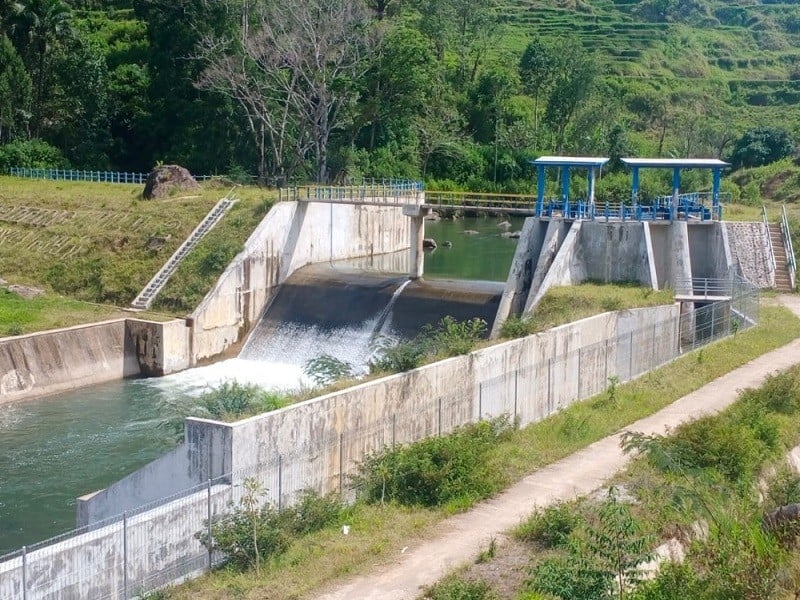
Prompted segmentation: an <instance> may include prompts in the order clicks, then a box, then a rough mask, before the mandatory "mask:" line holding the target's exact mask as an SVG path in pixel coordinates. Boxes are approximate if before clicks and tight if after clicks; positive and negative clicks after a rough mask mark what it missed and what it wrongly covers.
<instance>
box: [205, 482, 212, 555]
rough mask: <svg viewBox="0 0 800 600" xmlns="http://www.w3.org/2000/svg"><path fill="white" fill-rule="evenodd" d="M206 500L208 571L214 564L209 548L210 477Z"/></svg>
mask: <svg viewBox="0 0 800 600" xmlns="http://www.w3.org/2000/svg"><path fill="white" fill-rule="evenodd" d="M206 501H207V503H208V506H207V507H206V518H207V519H208V524H207V525H206V527H207V530H206V535H207V536H208V546H207V547H208V570H209V571H210V570H211V567H212V566H214V565H213V561H212V558H211V554H212V551H211V548H212V546H213V544H212V541H213V540H212V535H211V479H209V480H208V488H207V492H206Z"/></svg>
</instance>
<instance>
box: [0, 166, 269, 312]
mask: <svg viewBox="0 0 800 600" xmlns="http://www.w3.org/2000/svg"><path fill="white" fill-rule="evenodd" d="M229 189H230V188H229V187H227V186H222V185H221V184H219V183H214V182H211V183H207V184H205V185H204V186H203V187H202V189H201V190H199V191H198V192H196V193H193V194H191V195H185V196H176V197H172V198H167V199H164V200H150V201H145V200H141V199H140V195H141V191H142V188H141V186H134V185H125V184H102V183H73V182H63V181H58V182H54V181H30V180H22V179H15V178H4V183H3V185H2V186H0V205H2V206H3V209H2V210H0V223H2V230H3V236H2V239H0V264H2V265H3V273H2V276H3V277H4V278H5V279H7V280H8V281H9V282H11V283H18V284H33V285H38V286H44V287H46V288H48V289H49V290H52V291H53V292H55V293H57V294H63V295H65V296H69V297H71V298H74V299H77V300H83V301H87V302H95V303H105V304H116V305H120V306H124V305H127V304H129V303H130V302H131V301H132V300H133V298H134V297H135V296H136V294H137V293H139V291H141V289H142V288H144V286H145V285H146V284H147V282H148V281H149V280H150V278H151V277H152V276H153V274H154V273H156V271H157V270H158V269H159V268H160V267H161V266H162V265H163V264H164V263H165V262H166V261H167V259H168V258H169V257H170V256H171V255H172V253H173V252H174V251H175V250H176V248H177V247H178V246H179V245H180V244H181V243H182V242H183V241H184V240H185V239H186V237H188V235H189V233H190V232H191V231H192V230H193V229H194V228H195V226H196V225H197V224H198V223H199V222H200V220H201V219H202V218H203V217H204V216H205V215H206V213H207V212H208V211H209V210H210V209H211V207H213V206H214V204H215V203H216V202H217V201H218V200H219V198H221V197H222V196H224V195H225V194H226V193H227V192H228V191H229ZM236 195H237V197H239V198H241V200H240V202H238V203H237V204H236V205H234V207H233V208H232V209H231V210H230V212H229V213H228V214H227V215H226V216H225V218H224V219H223V220H222V221H221V222H220V223H219V224H218V225H217V226H216V227H215V228H214V229H213V230H212V231H211V232H210V233H209V234H208V235H207V236H206V237H205V238H204V239H203V240H202V241H201V242H200V244H199V245H198V247H197V248H195V250H194V251H193V252H192V253H191V254H190V255H189V256H188V257H187V259H186V260H185V261H184V262H183V263H182V264H181V266H180V267H179V268H178V271H177V272H176V273H175V275H174V276H173V277H172V279H171V280H170V281H169V283H168V284H167V286H166V288H165V289H164V290H163V291H162V293H161V294H160V295H159V296H158V298H157V300H156V302H155V304H154V307H153V308H154V310H156V311H164V312H170V313H173V314H176V313H177V314H185V313H186V312H189V311H191V310H193V309H194V307H195V306H196V305H197V303H198V302H199V300H200V299H201V298H202V297H203V295H204V294H205V293H206V292H207V291H208V290H209V289H211V287H212V285H213V284H214V283H215V281H216V279H217V277H218V276H219V274H220V273H221V272H222V271H223V270H224V269H225V267H226V266H227V265H228V262H229V261H230V259H231V258H233V256H234V255H235V254H236V253H237V252H239V251H240V249H241V248H242V246H243V244H244V241H245V240H246V239H247V237H248V236H249V235H250V233H251V232H252V231H253V229H254V228H255V226H256V225H257V223H258V222H259V221H260V219H261V218H262V217H263V213H264V204H265V203H267V204H271V202H272V201H274V195H273V194H271V193H269V192H266V191H264V190H258V189H255V188H239V189H237V190H236ZM31 310H33V308H31Z"/></svg>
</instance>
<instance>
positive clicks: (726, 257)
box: [688, 222, 735, 279]
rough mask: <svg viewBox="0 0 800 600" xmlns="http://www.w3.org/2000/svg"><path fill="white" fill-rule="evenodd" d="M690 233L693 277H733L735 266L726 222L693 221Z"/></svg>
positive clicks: (689, 228)
mask: <svg viewBox="0 0 800 600" xmlns="http://www.w3.org/2000/svg"><path fill="white" fill-rule="evenodd" d="M688 233H689V254H690V256H691V265H692V277H708V278H712V279H731V278H732V277H733V273H734V268H735V267H734V263H733V258H732V256H731V252H730V248H729V246H728V233H727V230H726V228H725V225H724V223H720V222H709V223H693V224H692V225H691V226H689V227H688Z"/></svg>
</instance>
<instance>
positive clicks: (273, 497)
mask: <svg viewBox="0 0 800 600" xmlns="http://www.w3.org/2000/svg"><path fill="white" fill-rule="evenodd" d="M733 289H734V292H735V293H739V292H741V295H739V296H735V297H734V299H733V300H732V301H730V302H719V303H713V304H710V305H707V306H705V307H703V308H702V309H698V310H696V311H692V312H690V313H687V314H684V315H681V317H680V318H674V319H666V320H662V321H660V322H658V323H653V324H649V325H645V326H643V327H641V328H640V329H637V330H634V331H630V332H626V333H622V334H620V335H619V336H617V337H615V338H611V339H607V340H603V341H600V342H598V343H595V344H588V345H586V346H582V347H579V348H575V349H573V350H571V351H569V352H566V353H562V354H559V355H555V356H553V357H551V358H547V359H544V360H540V361H537V362H532V363H531V364H528V365H523V366H519V367H516V368H513V367H512V368H511V369H510V370H509V371H507V372H504V373H502V374H500V375H497V376H494V377H488V378H484V379H481V380H479V381H477V382H476V386H475V389H476V396H477V397H475V396H473V394H460V393H457V392H449V393H447V394H446V395H444V396H439V397H432V398H430V399H429V401H428V403H427V406H426V407H425V408H423V409H422V410H420V409H419V407H416V406H414V407H410V408H414V410H410V409H409V408H407V409H405V410H399V411H396V412H394V413H393V414H387V415H386V416H385V418H380V419H379V420H377V421H375V422H371V423H369V422H368V423H364V424H363V425H362V426H360V427H357V428H356V427H353V428H349V429H348V428H345V429H343V430H341V431H334V430H330V431H327V432H322V433H321V435H319V436H317V437H315V438H313V439H310V440H308V441H307V442H306V444H305V445H303V446H299V447H295V449H294V450H293V451H292V452H291V454H285V455H275V456H273V457H271V458H270V459H269V461H268V462H265V463H264V462H262V463H261V464H258V465H256V466H254V467H252V468H250V469H248V470H247V471H240V472H235V473H227V474H225V475H224V476H222V477H217V478H214V479H213V480H208V481H205V482H202V483H199V484H198V485H195V486H193V487H190V488H187V489H185V490H183V491H181V492H179V493H177V494H173V495H171V496H168V497H165V498H162V499H160V500H157V501H155V502H152V503H150V504H148V505H146V506H142V507H139V508H137V509H135V510H131V511H128V512H126V513H123V514H120V515H118V516H116V517H112V518H110V519H107V520H105V521H102V522H100V523H96V524H93V525H91V526H89V527H84V528H82V529H78V530H75V531H72V532H68V533H65V534H63V535H60V536H58V537H56V538H53V539H51V540H47V541H44V542H40V543H37V544H34V545H30V546H25V547H23V548H22V549H20V550H18V551H16V552H12V553H10V554H6V555H5V556H2V557H0V600H12V599H13V600H19V599H22V600H37V599H39V598H50V597H58V595H59V594H60V593H62V592H63V590H66V589H69V590H72V591H74V593H75V597H91V598H114V599H120V598H122V599H127V598H132V597H135V596H139V597H141V596H143V595H145V594H147V593H149V592H152V591H154V590H157V589H159V588H161V587H163V586H165V585H168V584H170V583H173V582H178V581H183V580H185V579H187V578H191V577H194V576H197V575H199V574H202V573H204V572H207V571H208V570H210V569H212V568H214V567H215V566H217V565H219V564H220V563H221V562H223V561H224V558H225V557H224V556H223V555H222V554H220V553H218V552H210V551H209V549H208V548H207V547H206V546H205V545H203V543H202V539H203V538H204V537H206V539H207V535H208V532H209V531H210V529H211V526H212V524H213V523H214V522H216V521H217V520H218V519H220V518H222V517H224V515H226V514H229V513H230V511H231V510H232V507H234V506H238V505H240V503H241V500H242V498H243V495H244V490H243V487H242V483H243V481H244V479H245V478H248V477H255V478H257V480H258V481H259V482H260V483H261V485H262V486H263V488H264V490H265V493H266V494H267V495H266V496H265V498H264V501H265V502H268V503H270V504H271V505H272V506H274V507H276V508H281V507H284V506H288V505H289V503H291V502H293V501H294V500H296V498H297V492H299V491H301V490H305V489H314V490H316V491H317V492H319V493H322V494H324V493H329V492H331V491H338V492H339V493H340V494H342V496H343V497H344V498H349V497H351V495H352V491H353V490H351V489H350V488H349V482H350V481H351V480H350V478H349V477H348V475H349V474H350V473H353V472H354V470H355V469H356V468H357V465H358V464H359V462H360V461H362V460H363V457H364V456H365V455H366V454H369V453H371V452H374V451H378V450H380V449H381V448H383V447H386V446H389V445H390V444H391V445H392V446H394V445H395V444H407V443H410V442H413V441H416V440H418V439H422V438H425V437H429V436H435V435H443V434H446V433H448V432H450V431H452V430H453V429H454V428H455V427H457V426H460V425H464V424H466V423H469V422H473V421H475V420H476V418H477V419H488V418H494V417H499V416H502V415H507V416H509V417H513V418H515V419H516V418H517V417H519V418H520V420H521V422H523V423H529V422H534V421H537V420H539V419H541V418H544V417H545V416H546V415H547V414H552V413H554V412H556V411H559V410H561V409H562V408H563V406H562V403H563V402H567V403H568V402H571V401H572V400H573V399H579V398H589V397H591V396H593V395H595V394H598V393H600V392H602V391H603V390H604V389H606V387H607V384H608V379H609V377H612V376H613V377H618V378H619V380H620V381H626V380H630V379H633V378H635V377H638V376H639V375H642V374H644V373H646V372H648V371H650V370H653V369H655V368H657V367H659V366H660V365H663V364H665V363H667V362H669V361H671V360H673V359H675V358H676V357H677V356H679V355H680V354H681V353H683V352H685V351H686V350H687V349H693V348H696V347H698V346H701V345H703V344H707V343H709V342H711V341H714V340H716V339H719V338H721V337H725V336H727V335H731V334H734V333H736V332H737V331H740V330H743V329H746V328H748V327H749V326H751V325H754V324H755V323H756V322H757V320H758V290H757V289H756V288H754V286H749V287H748V286H747V285H746V282H743V283H742V285H741V287H736V286H735V285H734V288H733ZM677 336H679V338H680V339H679V340H677V339H676V337H677ZM676 341H679V342H680V343H679V344H678V343H675V342H676ZM557 381H560V382H562V383H560V384H559V385H561V386H562V387H563V386H568V389H567V388H564V389H561V388H557V387H556V385H555V383H554V382H557ZM399 423H404V424H405V425H408V426H406V427H403V428H402V429H401V428H400V427H398V424H399ZM409 424H410V425H409ZM321 456H336V457H338V460H335V461H327V460H320V457H321Z"/></svg>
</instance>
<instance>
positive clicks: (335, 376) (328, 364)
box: [303, 354, 353, 386]
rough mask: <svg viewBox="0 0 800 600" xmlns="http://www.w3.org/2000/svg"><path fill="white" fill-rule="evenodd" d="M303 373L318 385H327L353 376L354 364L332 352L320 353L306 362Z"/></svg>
mask: <svg viewBox="0 0 800 600" xmlns="http://www.w3.org/2000/svg"><path fill="white" fill-rule="evenodd" d="M303 373H305V374H306V375H307V376H308V377H310V378H311V379H313V380H314V383H316V384H317V385H318V386H326V385H329V384H331V383H335V382H336V381H339V380H341V379H349V378H351V377H353V365H351V364H350V363H349V362H347V361H344V360H342V359H340V358H336V357H335V356H331V355H330V354H320V355H319V356H316V357H314V358H312V359H311V360H309V361H308V362H307V363H306V364H305V366H304V367H303Z"/></svg>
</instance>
